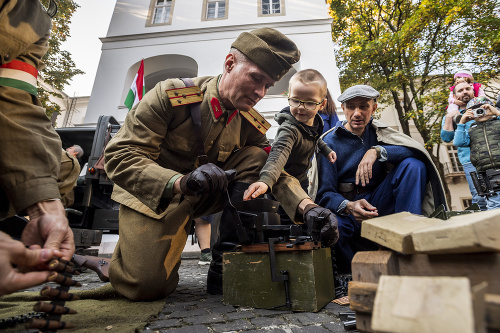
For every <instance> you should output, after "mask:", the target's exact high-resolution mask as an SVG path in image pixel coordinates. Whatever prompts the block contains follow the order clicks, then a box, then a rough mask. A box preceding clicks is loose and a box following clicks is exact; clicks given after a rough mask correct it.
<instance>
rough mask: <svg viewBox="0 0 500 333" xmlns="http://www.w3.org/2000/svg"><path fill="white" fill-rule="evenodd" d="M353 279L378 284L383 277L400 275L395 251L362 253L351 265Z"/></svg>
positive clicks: (357, 255) (357, 254) (355, 256)
mask: <svg viewBox="0 0 500 333" xmlns="http://www.w3.org/2000/svg"><path fill="white" fill-rule="evenodd" d="M351 269H352V279H353V281H359V282H371V283H378V280H379V278H380V276H382V275H399V267H398V258H397V255H396V253H394V252H393V251H360V252H358V253H356V254H355V255H354V258H353V259H352V263H351Z"/></svg>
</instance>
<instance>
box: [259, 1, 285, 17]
mask: <svg viewBox="0 0 500 333" xmlns="http://www.w3.org/2000/svg"><path fill="white" fill-rule="evenodd" d="M258 1H259V16H268V15H285V4H284V2H285V0H258Z"/></svg>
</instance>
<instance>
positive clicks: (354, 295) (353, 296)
mask: <svg viewBox="0 0 500 333" xmlns="http://www.w3.org/2000/svg"><path fill="white" fill-rule="evenodd" d="M376 293H377V284H376V283H369V282H358V281H351V282H349V289H348V294H349V302H350V307H351V309H352V310H354V311H356V312H358V311H359V312H368V313H371V312H372V311H373V303H374V302H375V294H376Z"/></svg>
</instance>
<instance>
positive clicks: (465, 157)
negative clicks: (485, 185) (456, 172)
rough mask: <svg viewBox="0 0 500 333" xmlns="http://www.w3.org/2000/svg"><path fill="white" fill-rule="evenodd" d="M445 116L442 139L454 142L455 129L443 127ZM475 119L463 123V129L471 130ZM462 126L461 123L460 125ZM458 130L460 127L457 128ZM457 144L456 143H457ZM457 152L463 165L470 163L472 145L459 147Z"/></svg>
mask: <svg viewBox="0 0 500 333" xmlns="http://www.w3.org/2000/svg"><path fill="white" fill-rule="evenodd" d="M445 120H446V119H445V117H443V122H442V123H441V140H443V141H444V142H452V141H453V139H454V137H455V131H446V130H444V129H443V126H444V122H445ZM473 122H474V120H470V121H468V122H466V123H465V125H462V128H461V130H463V131H465V132H469V128H470V125H472V123H473ZM459 126H460V125H459ZM457 130H458V128H457ZM455 146H456V145H455ZM457 153H458V160H459V161H460V163H461V164H462V165H464V164H467V163H470V147H469V146H461V147H458V148H457Z"/></svg>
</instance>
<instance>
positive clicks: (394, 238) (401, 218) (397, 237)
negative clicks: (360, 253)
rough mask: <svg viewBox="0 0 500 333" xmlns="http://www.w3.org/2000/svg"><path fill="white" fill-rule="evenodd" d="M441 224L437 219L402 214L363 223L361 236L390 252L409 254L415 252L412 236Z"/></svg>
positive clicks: (406, 213)
mask: <svg viewBox="0 0 500 333" xmlns="http://www.w3.org/2000/svg"><path fill="white" fill-rule="evenodd" d="M442 222H443V221H442V220H439V219H433V218H427V217H424V216H421V215H415V214H411V213H408V212H402V213H397V214H391V215H387V216H382V217H377V218H374V219H371V220H366V221H363V223H362V225H361V236H362V237H364V238H367V239H369V240H371V241H373V242H375V243H377V244H380V245H382V246H385V247H387V248H389V249H391V250H394V251H397V252H401V253H406V254H411V253H414V252H415V249H414V246H413V240H412V234H413V233H414V232H416V231H417V230H420V229H425V228H428V227H430V226H433V225H435V224H438V223H442Z"/></svg>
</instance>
